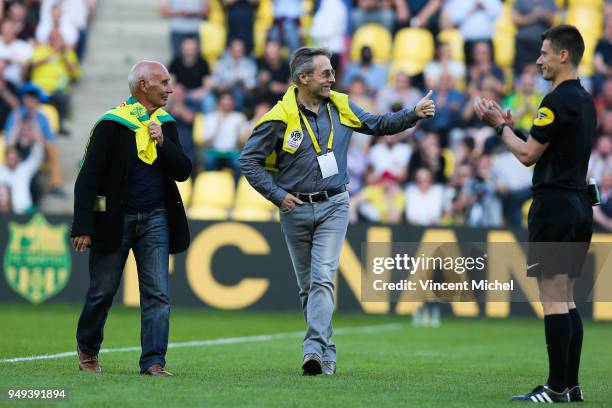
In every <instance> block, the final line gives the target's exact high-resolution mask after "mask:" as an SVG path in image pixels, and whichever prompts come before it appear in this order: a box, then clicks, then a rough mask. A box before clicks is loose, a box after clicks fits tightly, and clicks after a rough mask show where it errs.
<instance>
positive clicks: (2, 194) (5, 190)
mask: <svg viewBox="0 0 612 408" xmlns="http://www.w3.org/2000/svg"><path fill="white" fill-rule="evenodd" d="M5 160H6V159H5ZM5 166H6V165H0V169H2V167H5ZM0 171H1V170H0ZM12 213H13V203H12V199H11V186H10V185H8V184H0V214H4V215H8V214H12Z"/></svg>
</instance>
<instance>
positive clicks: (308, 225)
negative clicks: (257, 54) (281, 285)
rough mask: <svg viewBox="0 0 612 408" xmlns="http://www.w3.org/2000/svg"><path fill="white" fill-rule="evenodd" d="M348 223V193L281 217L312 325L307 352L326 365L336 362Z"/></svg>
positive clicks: (301, 207) (291, 211)
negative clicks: (338, 292)
mask: <svg viewBox="0 0 612 408" xmlns="http://www.w3.org/2000/svg"><path fill="white" fill-rule="evenodd" d="M348 219H349V195H348V192H344V193H341V194H338V195H335V196H333V197H330V198H329V199H328V200H326V201H322V202H318V203H313V204H310V203H306V202H305V203H304V204H303V205H301V206H296V207H295V208H294V209H292V210H290V211H287V212H283V211H281V213H280V221H281V228H282V231H283V234H284V235H285V241H286V242H287V248H288V249H289V255H290V256H291V262H292V263H293V269H294V271H295V276H296V278H297V283H298V287H299V294H300V301H301V303H302V310H303V312H304V318H305V319H306V323H307V325H308V329H307V331H306V335H305V336H304V343H303V351H304V354H310V353H314V354H317V355H318V356H319V357H321V359H322V360H323V361H334V362H335V361H336V345H335V344H334V342H333V341H332V340H331V336H332V333H333V330H332V314H333V312H334V297H333V296H334V275H335V273H336V271H337V269H338V260H339V257H340V250H341V249H342V244H343V243H344V238H345V236H346V229H347V226H348Z"/></svg>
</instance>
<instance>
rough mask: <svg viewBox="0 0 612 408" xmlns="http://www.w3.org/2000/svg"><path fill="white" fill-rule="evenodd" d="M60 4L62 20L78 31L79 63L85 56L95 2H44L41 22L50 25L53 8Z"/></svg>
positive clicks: (47, 0)
mask: <svg viewBox="0 0 612 408" xmlns="http://www.w3.org/2000/svg"><path fill="white" fill-rule="evenodd" d="M57 4H59V5H60V6H61V8H62V20H64V19H65V20H66V21H67V23H68V24H70V25H73V26H75V27H76V29H77V30H78V33H79V34H78V40H77V44H76V49H75V52H76V55H77V57H78V58H79V61H80V60H81V59H82V58H83V55H84V54H85V45H86V43H87V24H88V21H89V17H90V15H91V14H92V12H93V9H94V6H95V0H43V2H42V4H41V7H40V21H41V23H43V24H49V21H51V20H52V16H51V15H52V8H53V6H55V5H57Z"/></svg>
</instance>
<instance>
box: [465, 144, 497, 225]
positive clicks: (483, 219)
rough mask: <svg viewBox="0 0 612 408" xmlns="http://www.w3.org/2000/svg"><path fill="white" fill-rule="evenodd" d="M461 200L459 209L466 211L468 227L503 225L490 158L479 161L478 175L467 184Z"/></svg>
mask: <svg viewBox="0 0 612 408" xmlns="http://www.w3.org/2000/svg"><path fill="white" fill-rule="evenodd" d="M459 200H460V202H461V205H460V206H459V207H463V208H464V209H465V210H466V216H467V218H466V224H467V226H469V227H482V228H495V227H500V226H501V225H502V222H503V216H502V204H501V201H500V199H499V197H498V196H497V192H496V188H495V183H494V182H493V180H492V177H491V160H490V159H489V157H488V156H486V155H485V156H481V157H480V158H479V159H478V164H477V166H476V174H475V175H474V177H472V179H470V180H468V181H467V182H466V183H465V186H464V188H463V191H462V193H461V197H460V199H459Z"/></svg>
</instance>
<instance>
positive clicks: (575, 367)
mask: <svg viewBox="0 0 612 408" xmlns="http://www.w3.org/2000/svg"><path fill="white" fill-rule="evenodd" d="M569 315H570V320H571V323H572V340H571V341H570V345H569V354H568V360H567V386H568V387H569V389H572V388H573V387H575V386H576V385H578V371H579V370H580V353H581V351H582V336H583V333H584V329H583V328H582V319H581V318H580V313H578V309H570V311H569Z"/></svg>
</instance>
